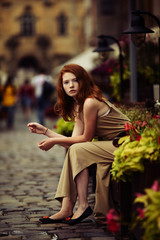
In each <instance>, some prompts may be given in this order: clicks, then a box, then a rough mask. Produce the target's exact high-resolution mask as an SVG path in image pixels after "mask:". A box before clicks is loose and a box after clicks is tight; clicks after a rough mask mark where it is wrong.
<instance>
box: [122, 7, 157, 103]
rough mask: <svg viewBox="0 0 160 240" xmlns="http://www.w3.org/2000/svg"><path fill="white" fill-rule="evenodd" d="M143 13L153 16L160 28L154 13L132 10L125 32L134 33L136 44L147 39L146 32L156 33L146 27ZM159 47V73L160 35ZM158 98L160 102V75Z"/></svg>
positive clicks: (133, 37)
mask: <svg viewBox="0 0 160 240" xmlns="http://www.w3.org/2000/svg"><path fill="white" fill-rule="evenodd" d="M142 14H144V15H149V16H150V17H152V18H153V19H154V20H155V21H156V23H157V24H158V27H159V29H160V21H159V19H158V18H157V17H156V16H155V15H153V14H152V13H149V12H144V11H140V10H138V11H132V15H131V26H130V27H129V28H128V29H127V30H125V31H123V34H132V37H131V39H132V41H133V43H134V44H135V45H136V46H139V45H140V44H142V42H144V41H145V36H146V33H154V31H152V30H151V29H149V28H146V27H145V24H144V19H143V17H142V16H141V15H142ZM158 49H159V73H160V37H159V38H158ZM157 100H159V102H160V76H159V99H157Z"/></svg>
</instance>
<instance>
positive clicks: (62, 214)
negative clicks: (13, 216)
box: [39, 210, 72, 224]
mask: <svg viewBox="0 0 160 240" xmlns="http://www.w3.org/2000/svg"><path fill="white" fill-rule="evenodd" d="M71 216H72V213H70V211H62V210H61V211H59V212H58V213H55V214H53V215H51V216H45V217H42V218H40V219H39V220H40V222H41V223H43V224H49V223H62V222H65V220H66V219H68V217H69V219H70V218H71Z"/></svg>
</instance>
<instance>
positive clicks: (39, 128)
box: [27, 122, 47, 134]
mask: <svg viewBox="0 0 160 240" xmlns="http://www.w3.org/2000/svg"><path fill="white" fill-rule="evenodd" d="M27 127H28V128H29V130H30V132H31V133H37V134H45V131H46V129H47V128H46V127H44V126H43V125H41V124H39V123H36V122H33V123H28V124H27Z"/></svg>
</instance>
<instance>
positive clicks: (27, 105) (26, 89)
mask: <svg viewBox="0 0 160 240" xmlns="http://www.w3.org/2000/svg"><path fill="white" fill-rule="evenodd" d="M18 97H19V99H20V102H21V107H22V110H23V113H24V118H25V120H26V121H29V120H30V117H31V110H32V107H33V105H34V103H35V89H34V87H33V86H32V85H31V83H30V80H29V79H26V80H25V81H24V83H23V84H22V86H21V87H20V88H19V92H18Z"/></svg>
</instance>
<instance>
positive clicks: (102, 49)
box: [93, 35, 124, 99]
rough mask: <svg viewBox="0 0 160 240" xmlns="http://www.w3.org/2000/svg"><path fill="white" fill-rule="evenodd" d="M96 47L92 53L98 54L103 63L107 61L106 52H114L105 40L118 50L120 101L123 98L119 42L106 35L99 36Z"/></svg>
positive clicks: (121, 60) (121, 57)
mask: <svg viewBox="0 0 160 240" xmlns="http://www.w3.org/2000/svg"><path fill="white" fill-rule="evenodd" d="M98 38H99V40H98V47H97V48H96V49H94V50H93V52H98V53H99V54H100V58H101V60H102V61H105V60H106V59H107V52H111V51H114V50H113V48H111V47H110V46H109V44H108V41H107V39H110V40H112V41H114V42H115V43H116V44H117V45H118V48H119V64H120V96H121V99H123V98H124V92H123V56H122V48H121V45H120V43H119V41H118V40H117V39H116V38H114V37H112V36H108V35H107V36H106V35H100V36H98Z"/></svg>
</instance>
